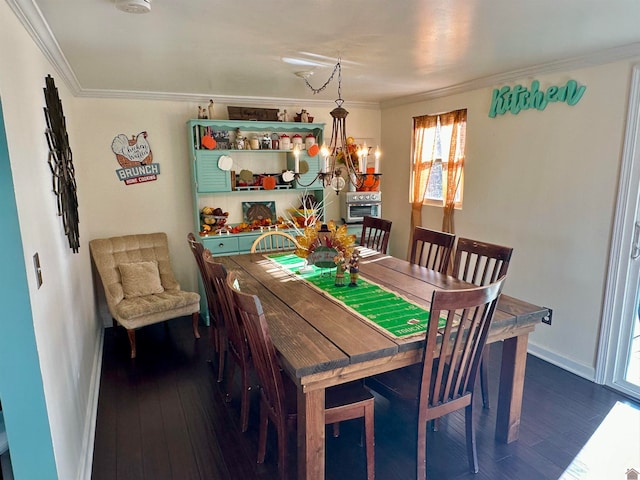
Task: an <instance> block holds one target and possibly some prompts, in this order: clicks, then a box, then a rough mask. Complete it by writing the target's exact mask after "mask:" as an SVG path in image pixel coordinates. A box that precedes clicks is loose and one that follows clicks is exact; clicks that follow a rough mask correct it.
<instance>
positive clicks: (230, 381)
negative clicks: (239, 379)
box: [218, 356, 236, 402]
mask: <svg viewBox="0 0 640 480" xmlns="http://www.w3.org/2000/svg"><path fill="white" fill-rule="evenodd" d="M229 358H230V359H232V357H231V356H229ZM235 375H236V362H235V361H231V362H229V376H228V377H227V393H226V398H225V400H226V401H227V402H230V401H231V397H232V395H231V392H232V390H233V378H234V377H235ZM221 381H222V379H221V378H220V377H218V382H221Z"/></svg>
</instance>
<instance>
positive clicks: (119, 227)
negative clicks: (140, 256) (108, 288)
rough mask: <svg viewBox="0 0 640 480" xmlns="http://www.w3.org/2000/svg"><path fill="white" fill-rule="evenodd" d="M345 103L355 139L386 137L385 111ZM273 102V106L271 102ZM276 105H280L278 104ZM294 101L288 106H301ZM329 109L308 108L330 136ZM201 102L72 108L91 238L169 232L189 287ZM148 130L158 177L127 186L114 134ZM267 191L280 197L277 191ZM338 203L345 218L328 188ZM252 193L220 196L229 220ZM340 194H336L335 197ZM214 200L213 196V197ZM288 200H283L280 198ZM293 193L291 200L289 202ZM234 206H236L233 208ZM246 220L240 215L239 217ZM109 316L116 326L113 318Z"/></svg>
mask: <svg viewBox="0 0 640 480" xmlns="http://www.w3.org/2000/svg"><path fill="white" fill-rule="evenodd" d="M345 107H346V108H347V109H348V110H349V112H350V114H349V116H348V120H347V131H348V133H349V135H352V136H354V137H366V138H372V139H374V140H375V141H379V139H380V112H379V110H374V109H367V108H355V107H350V106H349V105H348V104H347V105H345ZM266 108H269V107H266ZM272 108H278V105H274V106H273V107H272ZM301 108H306V107H305V106H304V105H302V107H299V108H295V107H291V106H288V107H287V110H288V111H289V112H291V111H294V110H295V111H297V112H299V111H300V109H301ZM331 109H332V107H331V106H328V107H326V108H316V109H312V108H308V110H309V111H310V113H311V114H312V115H313V116H314V117H315V118H314V122H319V123H326V124H327V126H326V128H325V136H328V135H330V133H331V118H330V116H329V111H330V110H331ZM197 110H198V109H197V104H191V103H185V102H177V101H176V102H174V101H162V100H113V99H109V100H105V99H86V98H80V99H77V109H76V111H75V112H74V113H75V115H76V118H77V119H81V121H80V122H79V125H78V130H77V132H76V135H75V137H74V140H75V144H76V148H75V150H74V155H75V158H76V159H77V167H76V168H77V177H78V189H79V190H81V191H82V193H83V196H82V201H81V203H82V204H83V205H84V207H85V208H86V211H87V212H88V213H87V215H86V217H85V219H83V221H84V222H86V227H87V229H88V233H87V236H86V237H85V240H90V239H93V238H101V237H107V236H113V235H123V234H130V233H149V232H155V231H164V232H166V233H167V235H168V237H169V248H170V251H171V257H172V264H173V268H174V271H175V274H176V277H177V278H178V281H179V282H180V283H181V286H182V288H183V289H189V290H193V289H196V282H197V270H196V264H195V262H194V260H193V256H192V254H191V252H190V250H189V249H188V247H187V240H186V237H187V233H188V232H192V231H195V229H194V224H193V222H194V214H193V203H192V196H191V195H192V187H191V173H190V170H189V168H190V165H189V149H188V144H187V139H188V137H189V135H188V131H187V125H186V122H187V121H188V120H189V119H192V118H196V117H197ZM215 111H216V113H215V116H216V118H220V119H225V118H228V116H227V106H226V105H221V104H216V106H215ZM141 131H147V133H148V137H147V140H148V142H149V144H150V146H151V149H152V152H153V161H154V162H157V163H159V164H160V175H159V176H158V179H157V180H156V181H152V182H147V183H142V184H136V185H129V186H127V185H124V182H121V181H120V180H119V179H118V178H117V176H116V173H115V170H116V169H118V168H120V166H119V164H118V163H117V161H116V158H115V155H114V154H113V152H112V151H111V142H112V140H113V138H114V137H115V136H116V135H118V134H120V133H124V134H125V135H128V136H129V137H130V136H131V135H135V134H138V133H139V132H141ZM269 195H274V196H275V197H271V196H269ZM281 195H282V194H281V193H278V192H276V193H272V194H268V193H265V194H264V197H263V196H260V195H259V194H253V195H252V196H251V197H250V199H251V200H254V201H256V200H272V199H273V198H275V199H276V200H278V199H279V198H280V199H282V198H284V197H282V196H281ZM326 196H327V197H331V199H332V200H334V201H333V203H331V204H330V205H329V207H328V211H327V217H328V218H334V219H338V218H339V204H338V201H337V196H336V195H335V193H334V192H333V191H330V190H327V192H326ZM246 197H247V195H246V194H245V195H242V194H237V195H236V194H234V195H221V196H220V197H219V202H220V204H219V205H218V204H215V205H211V206H214V207H217V206H220V207H221V208H224V209H225V210H228V211H230V212H231V215H230V217H231V218H235V219H238V218H241V217H242V204H241V202H242V201H246V200H247V198H246ZM334 197H335V199H334ZM214 201H216V200H215V197H213V196H212V203H213V202H214ZM281 201H284V200H281ZM289 201H290V199H288V198H287V200H286V202H287V203H289ZM234 209H235V210H234ZM238 221H240V220H238ZM100 311H101V312H102V313H103V321H105V322H106V323H109V324H110V319H108V318H105V315H106V310H104V309H103V308H101V309H100Z"/></svg>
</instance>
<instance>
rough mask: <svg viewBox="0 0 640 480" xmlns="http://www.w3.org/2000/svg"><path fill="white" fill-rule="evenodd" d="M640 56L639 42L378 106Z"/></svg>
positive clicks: (429, 97)
mask: <svg viewBox="0 0 640 480" xmlns="http://www.w3.org/2000/svg"><path fill="white" fill-rule="evenodd" d="M638 56H640V42H639V43H631V44H628V45H622V46H619V47H614V48H609V49H606V50H601V51H599V52H595V53H589V54H584V55H580V56H576V57H571V58H566V59H563V60H556V61H553V62H547V63H540V64H537V65H530V66H527V67H525V68H520V69H517V70H510V71H508V72H503V73H498V74H495V75H489V76H487V77H481V78H476V79H474V80H470V81H468V82H463V83H459V84H457V85H451V86H448V87H444V88H439V89H436V90H430V91H428V92H423V93H418V94H415V95H407V96H404V97H397V98H392V99H390V100H384V101H382V102H380V108H383V109H384V108H391V107H398V106H401V105H407V104H410V103H418V102H424V101H427V100H433V99H435V98H440V97H448V96H451V95H456V94H460V93H466V92H470V91H472V90H478V89H480V88H487V87H493V86H494V85H502V84H505V83H512V82H515V81H517V80H521V79H522V78H526V77H533V76H539V75H545V74H548V73H555V72H561V71H567V70H578V69H581V68H587V67H593V66H597V65H604V64H607V63H613V62H617V61H618V60H625V59H630V58H633V57H638Z"/></svg>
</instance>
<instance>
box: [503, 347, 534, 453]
mask: <svg viewBox="0 0 640 480" xmlns="http://www.w3.org/2000/svg"><path fill="white" fill-rule="evenodd" d="M528 341H529V334H525V335H520V336H518V337H512V338H508V339H506V340H505V341H504V343H503V346H502V365H501V367H500V393H499V394H498V411H497V412H496V416H497V418H496V440H497V441H499V442H503V443H511V442H514V441H516V440H517V439H518V435H519V430H520V414H521V412H522V394H523V390H524V371H525V367H526V365H527V343H528Z"/></svg>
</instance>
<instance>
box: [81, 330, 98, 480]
mask: <svg viewBox="0 0 640 480" xmlns="http://www.w3.org/2000/svg"><path fill="white" fill-rule="evenodd" d="M103 348H104V328H98V335H97V338H96V348H95V355H94V357H93V369H92V371H91V384H90V388H89V401H88V402H87V412H86V415H85V422H84V425H85V428H84V435H83V441H82V451H81V455H80V465H79V466H78V476H77V480H91V470H92V469H93V446H94V442H95V436H96V419H97V416H98V396H99V394H100V375H101V372H102V350H103Z"/></svg>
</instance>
